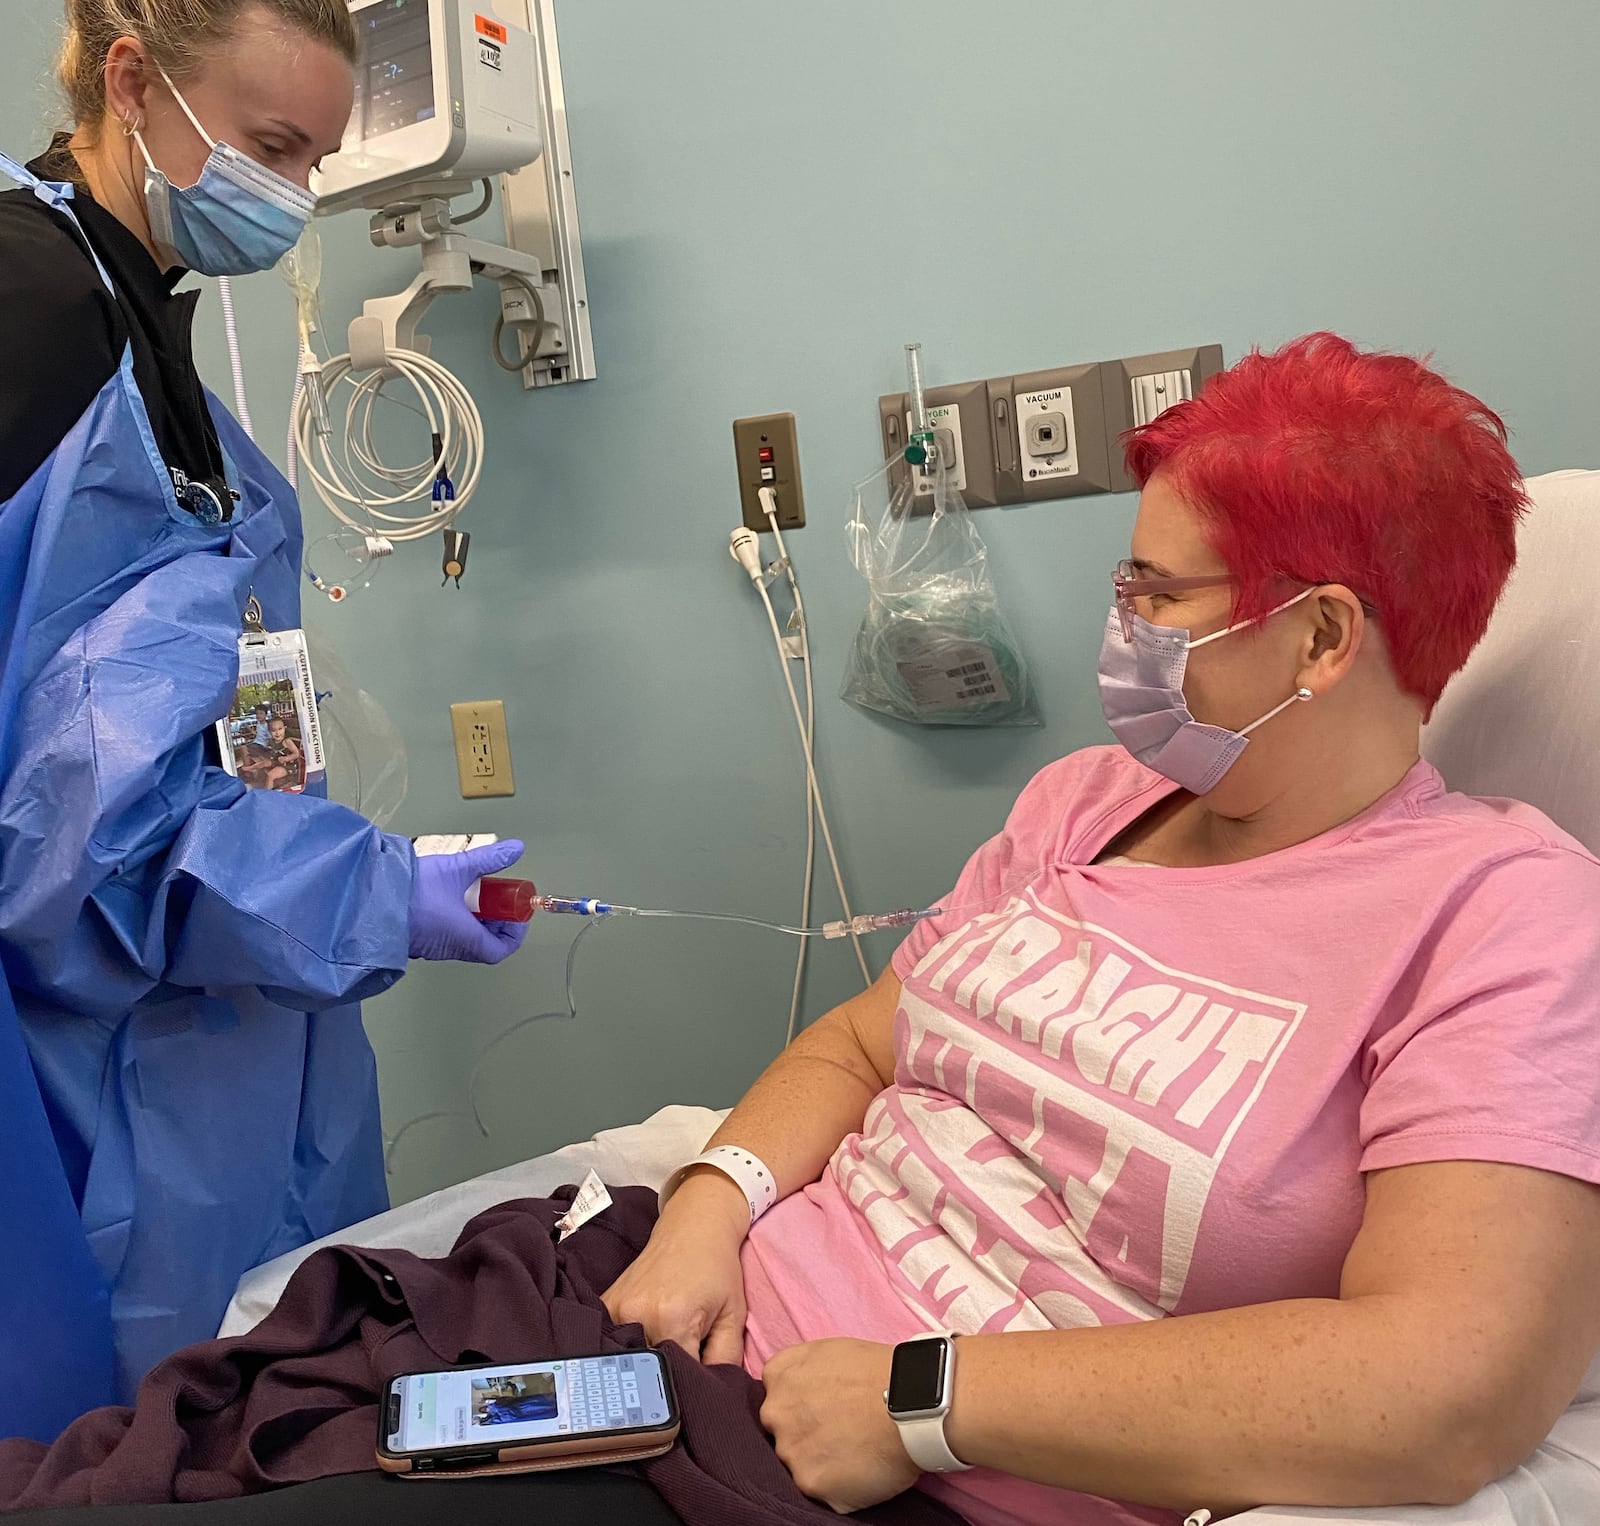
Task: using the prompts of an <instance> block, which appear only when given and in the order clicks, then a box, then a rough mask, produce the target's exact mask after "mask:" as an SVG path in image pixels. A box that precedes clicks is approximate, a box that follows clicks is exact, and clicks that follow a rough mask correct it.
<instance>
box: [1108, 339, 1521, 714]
mask: <svg viewBox="0 0 1600 1526" xmlns="http://www.w3.org/2000/svg"><path fill="white" fill-rule="evenodd" d="M1126 452H1127V462H1128V470H1129V471H1130V472H1131V473H1132V474H1133V477H1134V479H1135V481H1137V482H1138V484H1139V486H1140V487H1141V488H1142V487H1143V486H1144V485H1145V483H1147V482H1148V481H1149V480H1150V479H1151V478H1152V477H1153V476H1155V475H1156V474H1157V473H1158V472H1159V473H1161V474H1162V477H1163V478H1164V479H1165V480H1166V481H1168V482H1170V483H1171V484H1172V486H1173V487H1175V488H1176V489H1177V490H1178V492H1180V493H1181V494H1182V495H1183V497H1184V498H1185V499H1186V500H1187V501H1188V502H1189V503H1190V504H1191V505H1192V506H1193V507H1194V508H1195V510H1196V511H1197V512H1199V513H1200V514H1201V515H1202V516H1203V517H1204V519H1205V520H1206V522H1207V526H1208V528H1207V531H1206V539H1207V541H1208V542H1209V543H1210V544H1211V546H1212V548H1213V549H1214V550H1215V551H1216V552H1217V554H1218V555H1219V556H1220V557H1221V558H1222V559H1223V561H1224V562H1226V563H1227V565H1228V570H1229V572H1230V573H1231V574H1232V575H1233V578H1234V580H1235V587H1236V601H1235V618H1236V619H1241V620H1244V619H1251V618H1253V617H1255V616H1258V615H1262V614H1265V613H1266V611H1267V610H1268V609H1269V608H1271V606H1272V603H1273V602H1274V594H1275V593H1278V592H1280V590H1281V580H1282V579H1284V578H1290V579H1293V580H1295V581H1297V582H1306V583H1343V584H1345V585H1346V586H1347V587H1349V588H1351V589H1352V590H1354V592H1356V593H1357V594H1359V595H1360V596H1361V597H1362V598H1363V599H1364V600H1365V601H1366V602H1367V603H1368V604H1370V605H1371V606H1372V608H1374V609H1375V610H1376V611H1377V616H1378V623H1379V628H1380V629H1381V631H1382V633H1383V636H1384V639H1385V641H1386V643H1387V646H1388V651H1389V658H1390V662H1391V663H1392V665H1393V667H1394V673H1395V677H1396V679H1398V681H1399V683H1400V686H1401V688H1402V689H1404V690H1405V691H1406V692H1407V693H1408V694H1413V695H1415V696H1416V697H1417V698H1418V699H1420V700H1422V701H1423V703H1424V704H1425V705H1426V706H1427V708H1428V710H1430V711H1431V710H1432V708H1433V706H1434V704H1435V703H1436V702H1437V700H1438V698H1439V695H1440V694H1441V693H1442V692H1443V690H1444V686H1445V684H1446V682H1447V681H1448V680H1449V679H1450V677H1451V675H1452V674H1454V673H1456V672H1457V671H1458V670H1459V669H1460V668H1461V666H1462V665H1463V664H1464V663H1465V662H1466V660H1467V656H1468V654H1469V653H1470V652H1471V651H1472V649H1473V647H1474V646H1476V645H1477V644H1478V641H1479V639H1480V638H1481V637H1482V635H1483V633H1484V631H1485V630H1487V629H1488V625H1489V616H1490V615H1491V614H1492V613H1493V611H1494V607H1495V603H1496V601H1497V600H1498V599H1499V597H1500V594H1501V591H1502V589H1504V587H1505V584H1506V579H1507V578H1508V577H1509V576H1510V575H1511V569H1512V567H1513V566H1514V565H1515V564H1516V559H1517V523H1518V520H1519V519H1520V518H1521V516H1522V515H1523V513H1524V512H1525V511H1526V509H1527V507H1528V499H1527V495H1526V493H1525V492H1524V490H1523V486H1522V474H1521V473H1520V472H1519V471H1518V470H1517V464H1516V462H1515V461H1514V460H1512V458H1511V453H1510V451H1509V450H1507V449H1506V427H1505V425H1504V423H1502V422H1501V420H1500V418H1499V416H1498V415H1497V414H1495V413H1494V412H1492V411H1491V410H1490V409H1489V408H1488V407H1487V406H1485V405H1484V404H1483V403H1481V402H1480V401H1479V400H1478V399H1477V398H1475V397H1473V396H1472V395H1471V394H1470V393H1467V392H1463V391H1462V390H1461V389H1460V388H1459V387H1453V386H1451V384H1450V383H1449V382H1447V381H1446V380H1445V379H1444V378H1443V377H1442V376H1440V375H1439V374H1438V372H1436V371H1432V370H1430V369H1429V368H1428V367H1427V366H1425V365H1424V364H1423V363H1422V362H1421V361H1419V360H1414V359H1412V358H1411V357H1410V356H1407V355H1387V354H1382V353H1379V352H1375V351H1368V352H1363V351H1360V350H1358V349H1356V347H1355V346H1354V345H1353V344H1351V343H1350V342H1349V340H1347V339H1342V338H1340V337H1339V336H1338V335H1337V334H1328V333H1321V334H1308V335H1306V336H1305V337H1304V338H1303V339H1296V340H1293V341H1291V342H1290V343H1289V344H1286V345H1284V347H1283V348H1282V349H1280V350H1277V351H1275V352H1274V353H1273V354H1270V355H1264V354H1262V353H1261V351H1260V350H1253V351H1251V353H1250V354H1249V355H1247V356H1246V357H1245V358H1244V359H1243V360H1241V361H1240V362H1239V363H1238V364H1237V365H1235V366H1234V367H1232V369H1230V370H1228V371H1226V372H1224V373H1223V374H1222V375H1220V376H1218V377H1216V378H1214V379H1213V380H1212V381H1211V382H1209V383H1208V384H1207V385H1206V387H1205V389H1204V391H1202V392H1201V394H1200V396H1199V397H1197V398H1195V399H1194V400H1193V401H1192V402H1186V403H1179V404H1177V405H1176V406H1175V407H1173V408H1170V409H1168V411H1167V412H1165V413H1163V414H1161V415H1160V416H1159V417H1158V418H1156V419H1153V420H1152V421H1151V422H1150V423H1148V424H1145V425H1143V426H1142V427H1140V428H1138V429H1134V430H1130V431H1129V433H1128V435H1127V436H1126Z"/></svg>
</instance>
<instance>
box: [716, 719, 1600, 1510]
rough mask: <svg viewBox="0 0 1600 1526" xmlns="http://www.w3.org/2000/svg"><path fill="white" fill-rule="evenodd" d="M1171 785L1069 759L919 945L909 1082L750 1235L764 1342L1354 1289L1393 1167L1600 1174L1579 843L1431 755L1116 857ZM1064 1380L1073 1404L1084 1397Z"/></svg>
mask: <svg viewBox="0 0 1600 1526" xmlns="http://www.w3.org/2000/svg"><path fill="white" fill-rule="evenodd" d="M1171 788H1172V786H1171V785H1170V784H1168V783H1167V781H1165V780H1164V779H1161V778H1160V777H1158V776H1157V775H1155V774H1153V773H1151V772H1150V771H1149V770H1147V769H1146V768H1144V767H1143V766H1142V765H1141V764H1139V763H1137V762H1135V761H1134V760H1133V759H1132V758H1130V757H1129V756H1128V755H1127V754H1126V753H1124V752H1123V751H1122V750H1121V749H1120V748H1092V749H1089V750H1087V751H1084V752H1080V753H1075V754H1073V755H1072V756H1070V757H1067V758H1063V759H1062V760H1061V761H1060V762H1058V763H1055V764H1052V765H1051V766H1050V767H1049V768H1046V769H1045V770H1044V771H1043V772H1041V773H1040V774H1039V775H1038V776H1037V777H1036V778H1035V779H1034V780H1033V781H1032V782H1031V783H1030V784H1029V785H1028V787H1027V788H1026V789H1025V790H1024V791H1023V792H1022V795H1021V797H1020V798H1019V799H1018V801H1017V803H1016V805H1015V807H1014V808H1013V809H1012V812H1011V815H1010V818H1009V820H1008V821H1007V822H1006V826H1005V830H1004V831H1003V832H1002V833H1001V834H1000V835H999V836H998V837H996V838H994V839H993V840H992V841H990V842H989V843H987V844H986V845H985V846H984V847H983V848H981V849H980V850H979V851H978V853H977V854H976V855H974V857H973V858H972V860H971V861H970V862H969V863H968V865H967V867H966V869H965V871H964V872H963V874H962V876H961V879H960V881H959V883H958V884H957V886H956V888H955V890H954V892H953V893H952V894H951V895H950V897H949V898H948V899H947V900H946V901H945V903H944V905H945V906H946V908H947V910H946V912H945V914H944V915H942V916H940V917H938V918H935V919H932V920H930V921H928V922H924V923H922V924H921V925H920V926H919V927H918V928H917V929H916V930H915V931H914V932H913V933H912V935H911V936H910V937H909V938H908V939H907V940H906V941H905V943H904V944H903V945H902V946H901V948H900V950H899V951H898V953H897V954H896V955H895V959H894V969H895V973H896V974H898V975H899V977H900V979H901V980H902V982H903V983H904V990H903V993H902V996H901V1001H900V1008H899V1011H898V1013H897V1015H896V1017H895V1028H894V1045H895V1062H896V1069H895V1083H894V1085H893V1086H892V1087H890V1088H889V1089H888V1090H887V1091H885V1092H884V1093H883V1094H882V1095H881V1096H879V1097H878V1098H877V1099H876V1100H875V1101H874V1102H873V1103H872V1105H871V1107H870V1108H869V1109H868V1111H867V1115H866V1119H865V1121H864V1123H863V1125H862V1131H861V1133H860V1134H858V1135H853V1136H852V1137H850V1138H849V1139H846V1140H845V1141H844V1143H843V1144H842V1145H840V1147H839V1149H838V1152H837V1153H836V1154H835V1155H834V1157H833V1161H832V1163H831V1165H830V1167H829V1169H828V1171H827V1172H826V1173H825V1175H824V1176H823V1178H822V1180H821V1181H820V1182H818V1183H817V1184H816V1185H814V1186H812V1187H809V1188H807V1189H806V1191H805V1192H803V1193H800V1194H797V1195H795V1196H793V1197H791V1198H789V1199H787V1200H786V1201H785V1202H783V1203H780V1204H779V1205H778V1206H777V1207H776V1208H774V1209H773V1210H772V1212H771V1213H769V1214H768V1215H767V1216H766V1217H765V1218H764V1219H763V1220H762V1221H761V1222H760V1224H758V1225H757V1226H756V1228H755V1230H754V1231H753V1233H752V1234H751V1237H750V1240H749V1242H748V1244H747V1247H746V1251H745V1258H744V1266H745V1276H746V1283H747V1293H748V1296H749V1303H750V1321H749V1332H748V1333H749V1348H750V1365H751V1368H752V1370H753V1371H756V1372H758V1373H759V1370H760V1368H761V1366H762V1365H763V1364H764V1363H765V1361H766V1360H767V1358H769V1357H770V1356H771V1355H772V1353H773V1352H774V1351H777V1350H779V1349H781V1348H783V1347H784V1346H788V1345H791V1344H793V1343H795V1342H797V1341H807V1340H815V1339H820V1338H822V1337H826V1336H833V1335H853V1336H858V1337H863V1338H866V1339H871V1340H876V1341H884V1342H894V1341H899V1340H904V1339H906V1338H908V1337H910V1336H912V1335H915V1334H919V1333H922V1332H924V1331H928V1330H943V1329H949V1330H955V1331H959V1332H962V1333H975V1332H979V1331H983V1332H992V1331H1002V1330H1039V1329H1047V1328H1051V1327H1055V1328H1075V1327H1082V1326H1087V1325H1104V1324H1116V1323H1120V1322H1124V1321H1129V1320H1138V1319H1158V1318H1161V1317H1163V1316H1165V1315H1168V1314H1192V1313H1196V1312H1199V1311H1202V1310H1207V1309H1220V1308H1230V1307H1236V1306H1239V1305H1242V1304H1252V1303H1261V1302H1267V1301H1270V1300H1274V1299H1282V1298H1305V1297H1312V1298H1316V1297H1336V1296H1337V1294H1338V1290H1339V1275H1340V1269H1341V1267H1342V1264H1343V1262H1344V1258H1345V1255H1346V1253H1347V1252H1348V1250H1349V1248H1350V1244H1351V1242H1352V1240H1353V1239H1354V1237H1355V1234H1356V1231H1357V1230H1358V1228H1359V1227H1360V1223H1361V1215H1362V1209H1363V1204H1364V1191H1363V1187H1362V1172H1364V1171H1372V1170H1379V1169H1382V1168H1384V1167H1391V1166H1403V1165H1414V1164H1417V1163H1420V1162H1424V1161H1439V1160H1489V1161H1501V1162H1507V1163H1510V1164H1514V1165H1524V1166H1533V1167H1539V1168H1541V1169H1543V1170H1547V1171H1557V1172H1561V1173H1563V1174H1564V1175H1568V1176H1574V1177H1578V1178H1580V1179H1582V1180H1584V1181H1590V1182H1600V863H1597V862H1596V860H1595V859H1594V858H1593V857H1591V855H1590V854H1589V853H1587V852H1586V851H1585V850H1584V849H1583V847H1582V846H1581V845H1579V844H1578V843H1577V842H1575V841H1574V840H1573V839H1572V838H1570V837H1568V836H1566V834H1564V833H1563V832H1561V831H1560V830H1559V829H1558V828H1557V827H1555V826H1554V825H1553V824H1552V823H1551V822H1550V821H1549V820H1547V819H1546V818H1545V817H1544V816H1542V815H1541V814H1540V813H1539V812H1538V811H1535V810H1533V809H1532V808H1531V807H1529V806H1525V805H1520V804H1517V803H1515V802H1511V801H1502V800H1476V799H1472V798H1470V797H1468V796H1465V795H1457V794H1451V793H1449V792H1447V791H1446V790H1445V788H1444V785H1443V783H1442V781H1441V780H1440V778H1439V775H1438V774H1437V773H1436V772H1435V771H1434V769H1433V768H1431V767H1430V766H1429V765H1427V764H1425V763H1419V764H1418V765H1417V766H1416V767H1415V768H1413V769H1412V770H1411V772H1410V773H1409V774H1407V775H1406V777H1405V779H1404V780H1403V781H1402V782H1401V783H1400V784H1399V785H1398V786H1397V787H1396V788H1395V789H1394V790H1392V791H1391V792H1390V793H1389V794H1388V795H1386V796H1385V797H1384V798H1383V799H1382V800H1380V801H1378V802H1377V803H1376V804H1375V805H1373V806H1372V807H1371V808H1370V809H1369V810H1367V811H1365V812H1364V813H1363V814H1362V815H1360V816H1358V817H1356V818H1355V819H1354V820H1352V821H1349V822H1347V823H1345V824H1344V825H1343V826H1341V827H1338V828H1336V829H1335V830H1334V831H1331V832H1327V833H1324V834H1323V835H1322V836H1320V837H1318V838H1315V839H1313V840H1312V841H1310V842H1306V843H1302V844H1300V845H1298V846H1297V847H1293V848H1288V849H1285V850H1284V851H1283V852H1281V853H1272V854H1268V855H1266V856H1265V857H1261V858H1255V859H1251V860H1249V861H1248V862H1245V863H1241V864H1228V865H1219V866H1215V867H1210V868H1201V869H1170V868H1163V867H1149V866H1137V865H1126V866H1125V865H1115V864H1101V865H1096V864H1095V859H1096V857H1097V856H1099V855H1100V854H1101V853H1102V852H1103V851H1104V849H1105V848H1106V845H1107V844H1108V843H1110V842H1111V841H1113V840H1114V839H1115V838H1116V837H1117V835H1118V834H1119V833H1120V832H1122V831H1123V830H1124V828H1126V827H1127V826H1128V825H1130V824H1131V823H1132V822H1134V821H1135V820H1137V819H1138V818H1139V817H1140V816H1141V815H1142V814H1143V813H1144V812H1145V811H1147V810H1148V809H1149V808H1150V807H1151V806H1152V805H1153V804H1155V802H1156V801H1157V800H1159V799H1160V798H1161V796H1162V795H1163V793H1165V792H1167V791H1169V790H1170V789H1171ZM1038 1402H1039V1403H1040V1404H1046V1405H1053V1406H1056V1407H1057V1408H1058V1410H1059V1413H1060V1416H1061V1423H1062V1425H1063V1426H1064V1427H1066V1426H1070V1425H1071V1424H1072V1395H1071V1393H1070V1392H1062V1393H1060V1394H1041V1395H1039V1396H1038ZM925 1487H927V1488H928V1489H929V1490H930V1491H931V1492H933V1493H935V1494H937V1495H938V1496H939V1497H940V1498H942V1499H943V1500H945V1502H946V1503H948V1504H949V1505H950V1506H951V1507H952V1508H954V1509H956V1510H958V1511H960V1512H961V1513H962V1514H963V1515H964V1516H966V1517H967V1518H968V1519H969V1520H971V1521H974V1522H978V1523H981V1526H1017V1523H1033V1522H1063V1523H1066V1522H1070V1523H1071V1526H1113V1523H1115V1526H1126V1523H1129V1522H1159V1523H1167V1522H1173V1521H1176V1520H1178V1519H1179V1518H1180V1517H1179V1516H1178V1515H1177V1514H1174V1513H1173V1512H1170V1511H1162V1510H1152V1509H1148V1508H1143V1507H1136V1506H1130V1505H1124V1504H1116V1503H1112V1502H1109V1501H1104V1500H1090V1499H1088V1498H1086V1497H1085V1496H1082V1495H1078V1494H1072V1493H1067V1492H1065V1491H1061V1490H1054V1489H1047V1488H1044V1487H1043V1486H1041V1485H1037V1484H1031V1483H1027V1482H1024V1481H1022V1480H1020V1479H1015V1478H1009V1477H1005V1476H1002V1475H999V1474H995V1473H989V1472H985V1471H983V1470H978V1471H974V1472H971V1473H965V1474H956V1475H948V1476H945V1477H942V1478H929V1479H927V1480H926V1481H925ZM1205 1503H1206V1501H1204V1500H1196V1501H1194V1504H1195V1505H1196V1506H1201V1505H1204V1504H1205Z"/></svg>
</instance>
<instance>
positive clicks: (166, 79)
mask: <svg viewBox="0 0 1600 1526" xmlns="http://www.w3.org/2000/svg"><path fill="white" fill-rule="evenodd" d="M156 72H157V73H158V74H159V75H160V76H161V83H162V84H164V85H165V86H166V87H167V89H168V90H170V91H171V92H172V98H173V100H175V101H176V102H177V103H178V105H179V106H180V107H181V108H182V109H183V114H184V115H185V116H186V117H188V119H189V124H190V126H192V127H193V128H194V130H195V131H196V132H197V133H199V134H200V136H201V137H202V138H203V139H204V140H205V144H206V147H207V148H210V149H215V148H216V146H217V140H216V139H215V138H213V137H212V136H211V134H210V133H208V132H207V131H206V130H205V128H203V127H202V126H201V125H200V118H199V117H197V116H196V115H195V114H194V113H193V112H192V111H191V110H190V109H189V103H188V102H187V101H186V100H184V98H183V92H182V91H181V90H179V89H178V87H177V86H176V85H174V84H173V83H172V78H171V76H170V75H169V74H168V73H167V71H166V70H165V69H163V68H162V67H161V66H160V65H159V64H157V65H156Z"/></svg>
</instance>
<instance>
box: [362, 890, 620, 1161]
mask: <svg viewBox="0 0 1600 1526" xmlns="http://www.w3.org/2000/svg"><path fill="white" fill-rule="evenodd" d="M598 925H599V924H598V923H596V922H590V923H589V924H587V926H585V927H583V928H581V929H580V930H579V932H578V936H577V937H576V938H574V939H573V940H572V946H571V947H570V948H569V949H568V950H567V1009H566V1011H565V1012H540V1013H538V1014H537V1015H535V1016H533V1017H525V1018H523V1019H522V1020H521V1021H520V1022H515V1023H513V1024H512V1025H511V1026H510V1027H509V1028H507V1029H506V1030H505V1032H504V1033H500V1034H497V1035H496V1036H495V1037H494V1038H492V1039H490V1040H489V1042H488V1043H487V1044H486V1045H485V1046H484V1048H483V1052H482V1053H481V1054H480V1055H479V1056H478V1062H477V1064H476V1065H474V1066H473V1067H472V1075H471V1077H470V1079H469V1080H468V1081H467V1101H468V1105H469V1106H470V1107H471V1108H472V1112H471V1113H470V1114H468V1113H458V1112H454V1111H452V1110H450V1109H447V1108H440V1109H436V1110H435V1111H433V1112H431V1113H421V1114H419V1115H418V1116H417V1117H415V1118H413V1119H411V1121H410V1122H409V1123H407V1124H405V1125H404V1126H403V1127H402V1128H401V1129H400V1131H399V1132H398V1133H397V1134H395V1135H393V1136H392V1137H391V1138H390V1139H388V1140H387V1141H386V1142H385V1144H384V1151H383V1166H384V1170H385V1171H386V1172H388V1174H389V1175H391V1176H392V1175H393V1174H394V1156H395V1151H396V1150H398V1149H399V1148H400V1141H401V1140H402V1139H404V1138H405V1137H406V1135H407V1134H409V1133H410V1132H411V1130H412V1129H414V1128H416V1127H417V1126H418V1125H419V1124H423V1123H430V1122H432V1120H433V1119H435V1118H470V1120H471V1121H472V1122H473V1123H475V1124H476V1125H477V1126H478V1132H479V1133H480V1134H482V1135H483V1137H484V1138H485V1139H487V1138H488V1137H489V1130H488V1128H487V1127H486V1126H485V1124H484V1121H483V1114H482V1113H481V1112H480V1111H479V1109H478V1081H479V1079H480V1078H481V1076H482V1075H483V1067H484V1062H485V1061H487V1060H488V1058H489V1056H490V1055H491V1054H492V1053H493V1052H494V1051H495V1050H496V1049H498V1048H499V1047H500V1045H502V1044H503V1043H505V1041H506V1040H507V1039H509V1038H511V1037H512V1036H513V1035H514V1034H518V1033H521V1032H522V1030H523V1029H524V1028H531V1027H532V1026H533V1024H535V1023H544V1022H551V1021H554V1020H555V1019H558V1018H565V1019H567V1020H568V1021H574V1022H575V1021H576V1020H577V1016H578V998H577V994H576V992H575V991H574V989H573V981H574V977H575V975H576V972H577V967H578V945H579V944H580V943H582V942H583V940H584V938H585V937H586V936H588V934H589V933H591V932H593V931H594V929H595V928H596V927H597V926H598Z"/></svg>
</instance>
